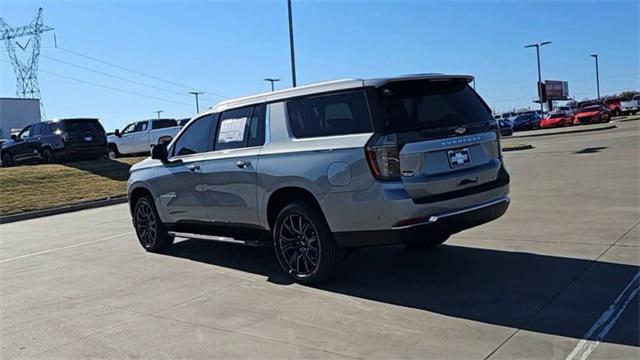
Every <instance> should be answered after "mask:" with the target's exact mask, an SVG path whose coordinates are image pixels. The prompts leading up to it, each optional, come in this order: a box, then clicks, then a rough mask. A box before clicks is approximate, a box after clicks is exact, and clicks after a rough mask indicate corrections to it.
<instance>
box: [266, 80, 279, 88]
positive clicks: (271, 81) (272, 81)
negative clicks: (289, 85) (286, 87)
mask: <svg viewBox="0 0 640 360" xmlns="http://www.w3.org/2000/svg"><path fill="white" fill-rule="evenodd" d="M264 81H268V82H270V83H271V91H274V90H275V88H274V87H273V83H274V82H278V81H280V79H273V78H266V79H264Z"/></svg>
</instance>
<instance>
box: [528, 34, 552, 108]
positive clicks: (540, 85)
mask: <svg viewBox="0 0 640 360" xmlns="http://www.w3.org/2000/svg"><path fill="white" fill-rule="evenodd" d="M548 44H551V41H545V42H541V43H536V44H530V45H526V46H525V48H531V47H535V48H536V57H537V59H538V101H539V102H540V112H544V104H543V103H542V74H541V72H540V47H541V46H544V45H548Z"/></svg>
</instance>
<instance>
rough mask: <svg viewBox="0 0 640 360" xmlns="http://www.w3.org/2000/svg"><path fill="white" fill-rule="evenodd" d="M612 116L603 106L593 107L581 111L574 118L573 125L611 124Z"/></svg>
mask: <svg viewBox="0 0 640 360" xmlns="http://www.w3.org/2000/svg"><path fill="white" fill-rule="evenodd" d="M610 119H611V116H610V115H609V110H608V109H607V108H606V107H604V106H602V105H591V106H587V107H585V108H582V109H580V110H579V111H578V112H577V113H576V114H575V116H574V119H573V124H574V125H581V124H595V123H599V122H609V120H610Z"/></svg>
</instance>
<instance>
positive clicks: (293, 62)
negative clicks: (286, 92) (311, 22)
mask: <svg viewBox="0 0 640 360" xmlns="http://www.w3.org/2000/svg"><path fill="white" fill-rule="evenodd" d="M287 7H288V9H289V48H290V50H291V81H292V83H293V87H296V86H297V82H296V56H295V51H294V49H293V15H292V14H291V0H287Z"/></svg>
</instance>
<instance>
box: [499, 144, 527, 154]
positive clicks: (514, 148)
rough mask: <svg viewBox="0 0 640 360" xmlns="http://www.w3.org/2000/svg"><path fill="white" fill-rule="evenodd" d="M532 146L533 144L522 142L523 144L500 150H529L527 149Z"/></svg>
mask: <svg viewBox="0 0 640 360" xmlns="http://www.w3.org/2000/svg"><path fill="white" fill-rule="evenodd" d="M533 148H534V146H533V145H531V144H523V145H520V146H511V147H506V148H502V152H507V151H519V150H529V149H533Z"/></svg>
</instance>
